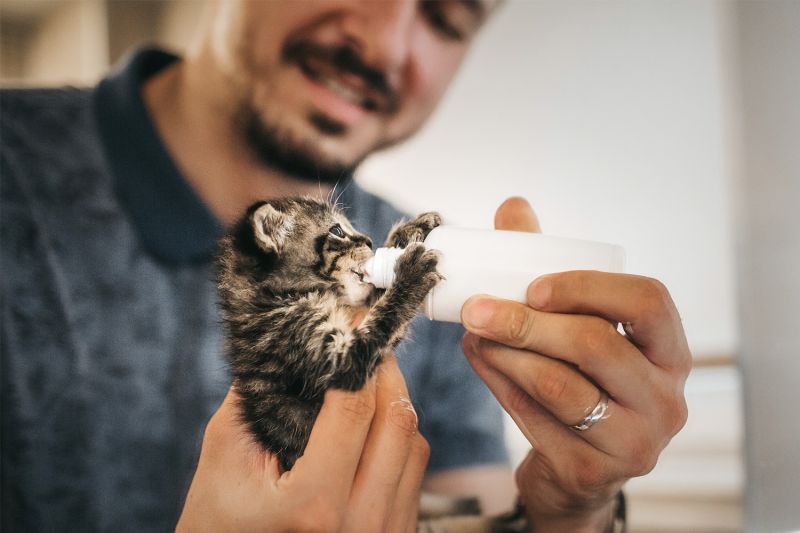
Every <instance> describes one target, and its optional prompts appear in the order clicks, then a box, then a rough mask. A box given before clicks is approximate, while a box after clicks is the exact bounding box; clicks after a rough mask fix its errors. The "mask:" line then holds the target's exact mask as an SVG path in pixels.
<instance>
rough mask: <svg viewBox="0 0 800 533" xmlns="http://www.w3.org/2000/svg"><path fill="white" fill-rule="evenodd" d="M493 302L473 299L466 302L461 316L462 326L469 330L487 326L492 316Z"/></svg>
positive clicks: (478, 298)
mask: <svg viewBox="0 0 800 533" xmlns="http://www.w3.org/2000/svg"><path fill="white" fill-rule="evenodd" d="M494 312H495V310H494V302H493V301H492V299H491V298H486V297H474V298H471V299H469V300H467V303H466V304H464V309H463V316H462V317H461V318H462V320H463V321H464V325H465V326H467V328H470V329H483V328H485V327H486V326H488V325H489V321H490V320H491V319H492V315H494Z"/></svg>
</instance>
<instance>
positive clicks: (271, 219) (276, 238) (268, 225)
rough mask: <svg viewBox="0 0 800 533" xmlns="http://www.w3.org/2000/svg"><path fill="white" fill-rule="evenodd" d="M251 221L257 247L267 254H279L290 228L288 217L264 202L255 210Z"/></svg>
mask: <svg viewBox="0 0 800 533" xmlns="http://www.w3.org/2000/svg"><path fill="white" fill-rule="evenodd" d="M252 221H253V234H254V235H255V238H256V243H257V244H258V247H259V248H261V249H262V250H264V251H265V252H267V253H268V254H270V253H274V254H276V255H280V253H281V249H282V248H283V244H284V243H285V242H286V237H287V236H288V235H289V230H290V229H291V224H290V220H289V217H288V216H287V215H286V214H285V213H281V212H280V211H278V210H277V209H275V208H274V207H273V206H271V205H270V204H264V205H262V206H261V207H259V208H258V209H256V210H255V212H254V213H253V218H252Z"/></svg>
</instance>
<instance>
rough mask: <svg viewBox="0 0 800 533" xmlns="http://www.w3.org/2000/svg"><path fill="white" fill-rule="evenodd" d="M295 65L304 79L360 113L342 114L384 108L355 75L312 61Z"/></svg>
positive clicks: (372, 92)
mask: <svg viewBox="0 0 800 533" xmlns="http://www.w3.org/2000/svg"><path fill="white" fill-rule="evenodd" d="M297 65H298V66H299V68H300V70H301V72H302V73H303V74H304V75H305V77H306V78H308V79H309V80H310V81H311V82H313V83H314V84H315V85H318V86H320V87H322V88H324V89H326V90H327V91H328V92H330V93H331V94H332V95H334V96H336V97H337V98H338V99H340V100H342V101H343V102H346V103H347V104H349V105H350V106H353V107H355V108H357V109H358V110H360V111H361V113H352V112H351V113H347V112H345V113H344V114H346V115H353V114H356V115H363V114H365V113H371V112H376V111H379V110H380V108H381V107H384V108H385V107H386V106H381V105H380V98H379V97H378V96H376V95H375V94H374V91H372V90H370V88H369V87H368V86H367V84H366V83H365V82H364V81H363V80H362V79H361V78H360V77H359V76H357V75H355V74H350V73H347V72H342V71H339V70H337V69H335V68H331V67H330V66H328V65H325V64H323V63H321V62H317V61H313V60H306V61H298V63H297ZM321 103H323V104H325V103H327V104H328V105H330V104H332V102H330V101H327V102H325V101H323V102H321ZM326 107H327V106H326ZM334 107H337V108H338V107H341V106H336V105H334ZM338 110H339V111H342V112H344V111H345V109H338ZM337 114H338V113H337ZM348 122H349V121H348Z"/></svg>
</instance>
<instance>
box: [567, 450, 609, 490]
mask: <svg viewBox="0 0 800 533" xmlns="http://www.w3.org/2000/svg"><path fill="white" fill-rule="evenodd" d="M607 477H608V475H607V473H606V471H605V468H604V466H603V464H602V462H600V461H598V460H597V459H596V458H594V457H587V456H581V455H578V456H577V457H576V460H575V465H574V468H573V470H572V478H573V480H572V483H573V485H574V487H575V489H576V490H579V491H589V492H591V491H593V490H594V489H595V488H598V487H602V486H604V485H605V484H606V483H607V482H608V480H607Z"/></svg>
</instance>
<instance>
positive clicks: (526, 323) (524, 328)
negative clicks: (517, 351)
mask: <svg viewBox="0 0 800 533" xmlns="http://www.w3.org/2000/svg"><path fill="white" fill-rule="evenodd" d="M533 322H534V316H533V313H531V312H530V311H529V310H528V309H527V308H526V307H524V306H522V305H519V306H517V305H515V306H513V307H512V309H511V311H509V314H508V322H507V323H508V330H507V331H508V338H509V340H510V341H512V342H513V343H515V344H517V345H519V344H525V343H527V342H528V341H529V340H530V336H531V333H532V332H533Z"/></svg>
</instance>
